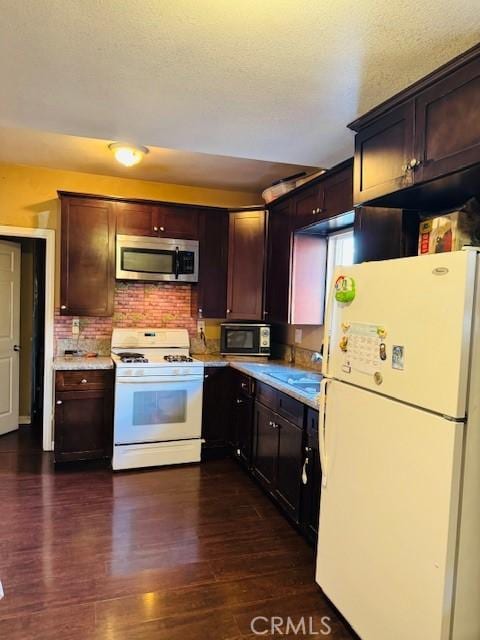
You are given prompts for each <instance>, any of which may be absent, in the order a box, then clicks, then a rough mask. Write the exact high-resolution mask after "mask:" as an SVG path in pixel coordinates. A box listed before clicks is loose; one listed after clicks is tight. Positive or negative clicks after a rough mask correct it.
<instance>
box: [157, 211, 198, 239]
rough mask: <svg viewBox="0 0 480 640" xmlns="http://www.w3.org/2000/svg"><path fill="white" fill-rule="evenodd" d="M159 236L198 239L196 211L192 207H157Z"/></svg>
mask: <svg viewBox="0 0 480 640" xmlns="http://www.w3.org/2000/svg"><path fill="white" fill-rule="evenodd" d="M157 215H158V229H159V236H164V237H165V238H181V239H186V240H197V239H198V209H195V208H194V207H169V206H168V205H159V206H158V207H157Z"/></svg>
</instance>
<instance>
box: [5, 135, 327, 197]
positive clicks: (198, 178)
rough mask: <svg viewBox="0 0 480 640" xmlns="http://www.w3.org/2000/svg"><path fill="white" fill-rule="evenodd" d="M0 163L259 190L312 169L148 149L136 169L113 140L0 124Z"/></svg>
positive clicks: (202, 185) (203, 154)
mask: <svg viewBox="0 0 480 640" xmlns="http://www.w3.org/2000/svg"><path fill="white" fill-rule="evenodd" d="M0 141H1V144H0V162H6V163H12V164H27V165H28V164H30V165H32V164H33V165H37V166H40V167H50V168H52V169H67V170H69V171H83V172H85V173H95V174H100V175H109V176H120V177H122V178H136V179H138V180H153V181H155V182H167V183H172V184H188V185H193V186H200V187H209V188H214V189H215V188H216V189H231V190H234V191H251V192H254V193H260V192H261V191H263V189H265V187H268V186H269V185H271V184H272V182H274V181H275V180H278V179H280V178H285V177H287V176H290V175H292V174H294V173H298V172H300V171H305V172H307V173H312V172H314V171H315V167H308V166H299V165H291V164H284V163H280V162H268V161H264V160H246V159H244V158H232V157H228V156H227V157H226V156H218V155H211V154H207V153H193V152H189V151H177V150H174V149H161V148H158V147H150V149H149V153H148V155H146V156H145V157H144V159H143V161H142V162H141V163H140V164H138V165H136V166H134V167H124V166H122V165H121V164H119V163H118V162H117V161H116V160H115V159H114V157H113V153H112V152H111V151H110V150H109V148H108V144H109V143H110V142H111V140H100V139H97V138H81V137H77V136H67V135H63V134H59V133H49V132H47V133H46V132H40V131H36V130H33V129H18V128H2V127H0Z"/></svg>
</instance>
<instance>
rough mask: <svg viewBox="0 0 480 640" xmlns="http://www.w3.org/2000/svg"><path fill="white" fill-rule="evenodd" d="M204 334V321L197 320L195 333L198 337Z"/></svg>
mask: <svg viewBox="0 0 480 640" xmlns="http://www.w3.org/2000/svg"><path fill="white" fill-rule="evenodd" d="M202 331H203V333H205V320H197V333H198V335H200V334H201V333H202Z"/></svg>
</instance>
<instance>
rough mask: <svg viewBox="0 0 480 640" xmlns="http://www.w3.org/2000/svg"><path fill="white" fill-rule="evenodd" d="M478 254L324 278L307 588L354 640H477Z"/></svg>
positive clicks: (366, 267)
mask: <svg viewBox="0 0 480 640" xmlns="http://www.w3.org/2000/svg"><path fill="white" fill-rule="evenodd" d="M477 256H478V254H477V252H476V251H475V250H473V249H470V250H465V251H458V252H453V253H443V254H433V255H426V256H420V257H414V258H404V259H399V260H388V261H385V262H372V263H363V264H359V265H355V266H351V267H340V268H339V269H337V271H336V274H335V280H334V283H335V284H336V288H335V287H332V292H331V296H330V301H329V305H328V306H329V309H328V312H327V319H328V323H327V326H326V329H325V336H326V339H325V344H324V351H325V358H324V364H323V368H324V371H323V373H324V375H325V378H324V380H323V381H322V395H321V406H320V424H319V438H320V457H321V466H322V473H323V479H322V484H323V486H322V494H321V505H320V526H319V541H318V553H317V568H316V580H317V582H318V584H319V585H320V586H321V588H322V589H323V591H324V592H325V594H326V595H327V596H328V597H329V598H330V599H331V601H332V602H333V603H334V605H335V606H336V607H337V608H338V609H339V610H340V611H341V612H342V614H343V615H344V616H345V618H346V619H347V620H348V622H349V623H350V624H351V625H352V627H353V629H355V631H356V632H357V633H358V634H359V635H360V637H361V638H362V639H363V640H407V639H408V640H447V639H448V640H478V639H479V638H480V294H479V285H480V279H479V265H478V257H477ZM349 278H352V279H353V280H349ZM352 285H353V286H352ZM353 289H354V298H353V300H351V301H350V302H338V301H337V300H336V298H335V294H336V292H337V291H338V293H339V295H340V296H341V295H342V294H344V293H345V292H347V293H348V291H352V290H353Z"/></svg>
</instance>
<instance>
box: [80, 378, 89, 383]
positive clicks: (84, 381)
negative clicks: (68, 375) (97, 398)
mask: <svg viewBox="0 0 480 640" xmlns="http://www.w3.org/2000/svg"><path fill="white" fill-rule="evenodd" d="M87 382H88V380H87V379H86V378H82V379H81V380H80V383H81V384H87Z"/></svg>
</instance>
